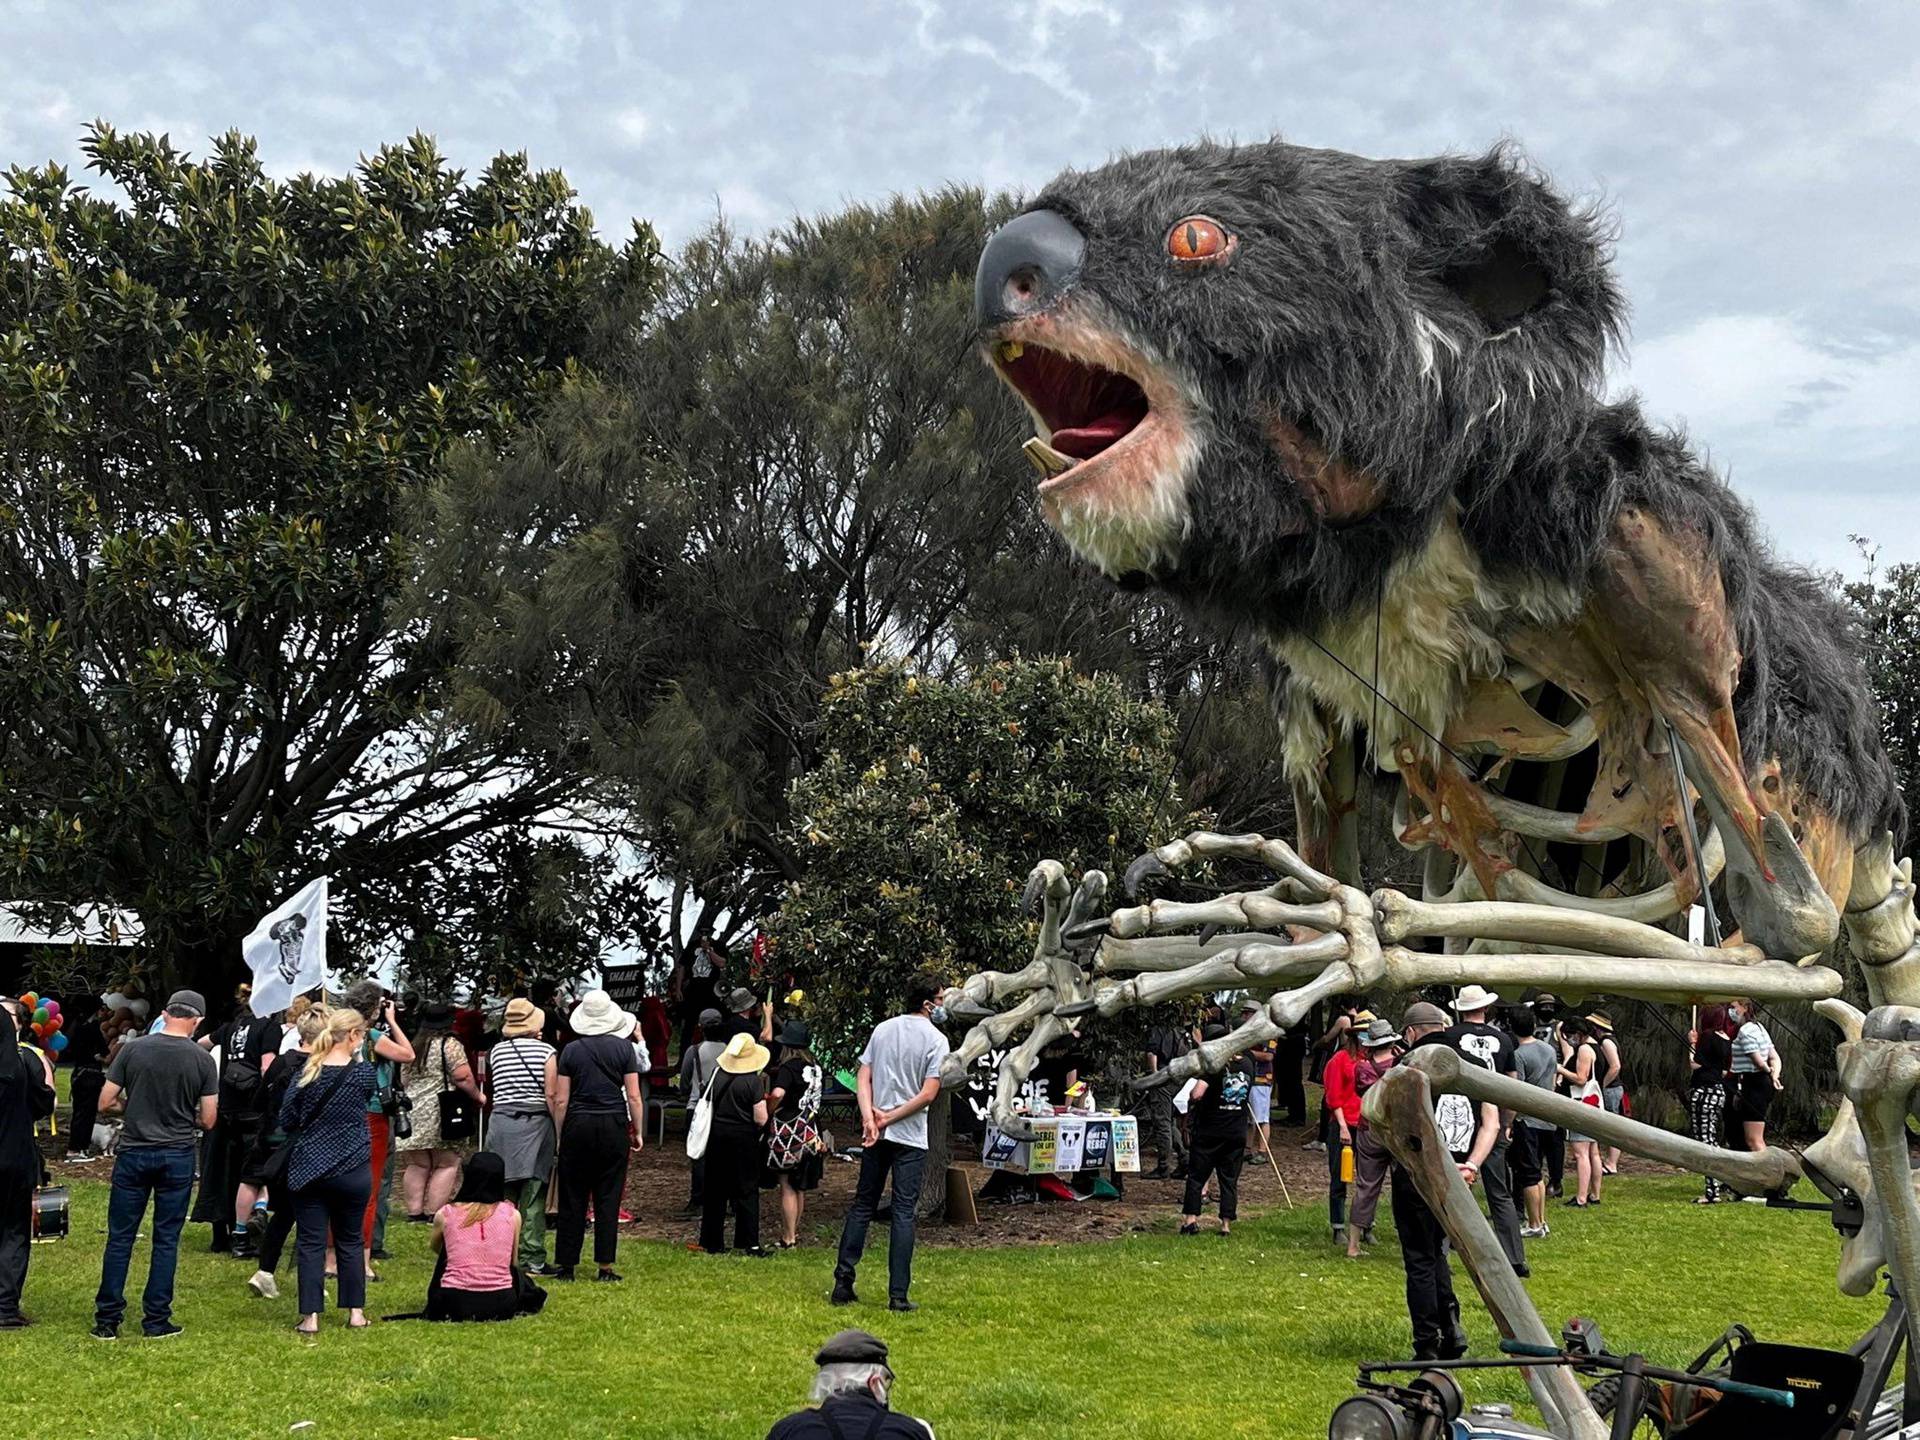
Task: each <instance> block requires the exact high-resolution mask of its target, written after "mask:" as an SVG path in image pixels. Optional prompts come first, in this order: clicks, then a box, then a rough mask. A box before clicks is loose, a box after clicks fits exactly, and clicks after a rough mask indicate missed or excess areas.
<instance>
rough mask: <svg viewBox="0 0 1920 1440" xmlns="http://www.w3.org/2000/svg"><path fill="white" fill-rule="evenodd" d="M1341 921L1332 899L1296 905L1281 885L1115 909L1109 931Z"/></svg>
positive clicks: (1126, 936)
mask: <svg viewBox="0 0 1920 1440" xmlns="http://www.w3.org/2000/svg"><path fill="white" fill-rule="evenodd" d="M1339 923H1340V907H1339V906H1338V905H1337V904H1335V903H1334V902H1332V901H1331V900H1327V901H1322V902H1321V903H1319V904H1317V905H1294V904H1290V903H1289V902H1287V901H1286V900H1283V899H1282V898H1281V897H1280V887H1279V886H1277V885H1276V886H1272V887H1270V888H1268V889H1266V890H1251V891H1247V892H1244V893H1242V894H1237V895H1219V896H1216V897H1214V898H1213V899H1211V900H1200V901H1178V900H1155V901H1152V902H1150V903H1149V904H1146V905H1135V906H1131V907H1129V908H1128V909H1125V910H1116V911H1114V912H1113V914H1112V916H1111V917H1109V922H1108V927H1107V933H1108V934H1110V935H1113V936H1115V937H1116V938H1118V939H1122V940H1131V939H1134V938H1136V937H1138V936H1142V935H1164V934H1166V933H1167V932H1168V931H1172V930H1180V929H1186V928H1188V927H1191V926H1196V925H1231V926H1234V927H1236V928H1242V929H1245V928H1251V929H1255V930H1279V929H1281V928H1283V927H1285V926H1288V925H1299V926H1303V927H1305V928H1307V929H1310V930H1332V929H1333V928H1335V927H1336V926H1337V925H1339Z"/></svg>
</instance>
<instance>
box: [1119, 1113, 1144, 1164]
mask: <svg viewBox="0 0 1920 1440" xmlns="http://www.w3.org/2000/svg"><path fill="white" fill-rule="evenodd" d="M1113 1168H1114V1169H1115V1170H1118V1171H1119V1172H1120V1173H1121V1174H1123V1175H1135V1174H1138V1173H1139V1171H1140V1121H1139V1119H1138V1117H1136V1116H1133V1115H1116V1116H1115V1117H1114V1120H1113Z"/></svg>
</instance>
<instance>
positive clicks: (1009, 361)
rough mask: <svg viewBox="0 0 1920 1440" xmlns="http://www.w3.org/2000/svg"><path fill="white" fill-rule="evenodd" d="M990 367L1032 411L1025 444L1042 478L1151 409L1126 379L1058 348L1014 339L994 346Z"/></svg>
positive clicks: (1100, 450) (1107, 446)
mask: <svg viewBox="0 0 1920 1440" xmlns="http://www.w3.org/2000/svg"><path fill="white" fill-rule="evenodd" d="M993 358H994V363H995V365H996V367H997V368H998V369H999V371H1000V373H1001V375H1002V376H1003V377H1004V378H1005V379H1006V382H1007V383H1008V384H1009V385H1011V386H1012V387H1013V388H1014V390H1015V391H1016V392H1018V394H1019V395H1020V398H1021V399H1022V400H1024V401H1026V402H1027V408H1028V409H1029V410H1030V411H1032V412H1033V417H1034V423H1035V427H1036V428H1037V429H1038V430H1039V431H1040V433H1039V434H1038V435H1036V436H1035V437H1034V438H1033V439H1031V440H1029V441H1028V442H1027V444H1026V447H1025V448H1026V452H1027V458H1028V459H1029V460H1031V461H1032V462H1033V465H1034V468H1035V469H1036V470H1038V471H1039V472H1040V475H1041V477H1042V479H1043V480H1054V479H1058V478H1059V477H1061V476H1063V475H1065V474H1067V473H1068V472H1069V471H1071V470H1073V469H1074V468H1075V467H1076V466H1078V465H1081V464H1084V463H1085V462H1087V461H1089V460H1092V459H1094V458H1095V457H1097V456H1100V455H1103V454H1105V453H1106V452H1107V451H1109V450H1111V449H1112V448H1113V447H1114V446H1116V445H1118V444H1119V443H1120V442H1121V441H1122V440H1125V439H1126V438H1127V437H1128V436H1129V435H1131V434H1132V433H1133V432H1134V431H1135V430H1137V429H1138V428H1139V427H1140V425H1141V424H1142V422H1144V421H1145V420H1146V418H1147V416H1148V414H1149V412H1150V410H1151V408H1152V407H1151V406H1150V405H1149V404H1148V402H1147V396H1146V392H1145V391H1144V390H1142V389H1141V388H1140V386H1139V385H1138V384H1137V383H1135V382H1134V381H1133V380H1132V379H1130V378H1129V377H1127V376H1125V375H1122V374H1120V373H1119V372H1117V371H1113V370H1107V369H1103V368H1102V367H1100V366H1098V365H1094V364H1090V363H1088V362H1086V361H1083V360H1078V359H1075V358H1074V357H1073V356H1071V355H1067V354H1065V353H1063V352H1061V351H1059V350H1050V349H1048V348H1047V347H1046V346H1044V345H1035V344H1031V343H1026V342H1022V341H1019V340H1006V341H1002V342H1001V343H1000V344H998V345H996V346H994V349H993Z"/></svg>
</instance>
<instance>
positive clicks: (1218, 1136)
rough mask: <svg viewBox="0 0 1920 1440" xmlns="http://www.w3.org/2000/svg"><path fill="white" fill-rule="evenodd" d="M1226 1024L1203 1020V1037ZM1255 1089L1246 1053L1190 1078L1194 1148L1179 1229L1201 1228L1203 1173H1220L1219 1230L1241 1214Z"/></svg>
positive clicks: (1229, 1228) (1214, 1036) (1193, 1231)
mask: <svg viewBox="0 0 1920 1440" xmlns="http://www.w3.org/2000/svg"><path fill="white" fill-rule="evenodd" d="M1226 1033H1227V1027H1226V1026H1225V1025H1222V1024H1220V1023H1218V1022H1215V1023H1214V1024H1211V1025H1209V1026H1207V1028H1206V1030H1205V1032H1204V1033H1203V1035H1202V1037H1201V1038H1202V1039H1204V1040H1218V1039H1220V1038H1221V1037H1222V1036H1223V1035H1225V1034H1226ZM1252 1091H1253V1067H1252V1066H1251V1065H1249V1064H1248V1063H1247V1061H1246V1058H1245V1057H1244V1056H1236V1057H1235V1058H1234V1059H1232V1060H1229V1061H1228V1062H1227V1066H1226V1069H1224V1070H1222V1071H1221V1072H1220V1073H1219V1074H1218V1075H1208V1076H1205V1077H1204V1078H1201V1079H1198V1080H1195V1081H1194V1082H1193V1090H1192V1091H1191V1092H1190V1094H1189V1095H1188V1097H1187V1118H1188V1120H1189V1121H1190V1122H1191V1124H1192V1127H1193V1148H1192V1150H1191V1151H1190V1152H1189V1154H1188V1156H1187V1194H1186V1201H1185V1204H1184V1205H1183V1206H1182V1207H1181V1209H1182V1213H1181V1216H1180V1233H1181V1234H1182V1235H1198V1234H1199V1233H1200V1210H1201V1207H1202V1206H1203V1205H1204V1204H1205V1203H1206V1188H1207V1178H1208V1177H1209V1176H1210V1175H1214V1174H1218V1175H1219V1177H1220V1233H1221V1234H1222V1235H1230V1234H1232V1233H1233V1222H1234V1221H1235V1220H1237V1219H1239V1218H1240V1166H1241V1165H1242V1164H1243V1163H1244V1162H1245V1161H1246V1158H1247V1104H1248V1097H1249V1096H1250V1095H1251V1094H1252Z"/></svg>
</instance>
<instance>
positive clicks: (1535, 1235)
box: [1520, 1225, 1553, 1240]
mask: <svg viewBox="0 0 1920 1440" xmlns="http://www.w3.org/2000/svg"><path fill="white" fill-rule="evenodd" d="M1552 1233H1553V1232H1552V1231H1551V1230H1549V1229H1548V1228H1547V1227H1546V1226H1545V1225H1522V1226H1521V1227H1520V1234H1521V1237H1522V1238H1523V1239H1527V1240H1544V1239H1546V1238H1547V1236H1549V1235H1551V1234H1552Z"/></svg>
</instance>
